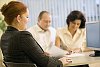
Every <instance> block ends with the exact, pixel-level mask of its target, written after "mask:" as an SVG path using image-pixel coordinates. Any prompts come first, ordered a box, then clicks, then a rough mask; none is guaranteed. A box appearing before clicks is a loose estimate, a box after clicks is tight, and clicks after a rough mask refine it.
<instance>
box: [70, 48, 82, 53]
mask: <svg viewBox="0 0 100 67" xmlns="http://www.w3.org/2000/svg"><path fill="white" fill-rule="evenodd" d="M71 52H72V53H80V52H82V50H81V48H75V49H72V51H71Z"/></svg>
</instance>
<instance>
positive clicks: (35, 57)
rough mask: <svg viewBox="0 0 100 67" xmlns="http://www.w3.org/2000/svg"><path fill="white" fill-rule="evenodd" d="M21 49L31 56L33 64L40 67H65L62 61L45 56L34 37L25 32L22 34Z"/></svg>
mask: <svg viewBox="0 0 100 67" xmlns="http://www.w3.org/2000/svg"><path fill="white" fill-rule="evenodd" d="M20 42H21V48H22V49H23V51H24V52H25V53H26V54H27V56H29V58H30V59H31V61H32V62H34V63H35V64H36V65H37V66H39V67H63V65H62V63H61V61H59V60H58V59H56V58H54V57H49V56H47V55H45V54H44V51H43V49H42V48H41V47H40V45H39V44H38V43H37V42H36V40H35V39H34V38H33V37H32V35H31V34H30V33H29V32H27V31H23V32H21V33H20Z"/></svg>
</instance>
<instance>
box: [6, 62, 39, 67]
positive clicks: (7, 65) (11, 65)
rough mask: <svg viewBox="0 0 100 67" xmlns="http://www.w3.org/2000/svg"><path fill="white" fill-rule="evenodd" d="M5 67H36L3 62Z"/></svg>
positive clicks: (30, 64)
mask: <svg viewBox="0 0 100 67" xmlns="http://www.w3.org/2000/svg"><path fill="white" fill-rule="evenodd" d="M4 64H5V66H6V67H37V66H36V65H35V64H32V63H13V62H4Z"/></svg>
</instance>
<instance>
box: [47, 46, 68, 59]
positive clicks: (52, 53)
mask: <svg viewBox="0 0 100 67" xmlns="http://www.w3.org/2000/svg"><path fill="white" fill-rule="evenodd" d="M48 53H49V54H50V56H53V57H62V56H64V55H66V54H68V52H67V51H65V50H62V49H60V48H58V47H56V46H51V48H50V49H49V50H48Z"/></svg>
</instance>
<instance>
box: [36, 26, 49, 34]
mask: <svg viewBox="0 0 100 67" xmlns="http://www.w3.org/2000/svg"><path fill="white" fill-rule="evenodd" d="M36 28H37V31H38V32H46V31H45V30H43V29H41V28H40V26H39V25H38V24H36ZM47 31H49V29H48V30H47Z"/></svg>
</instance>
